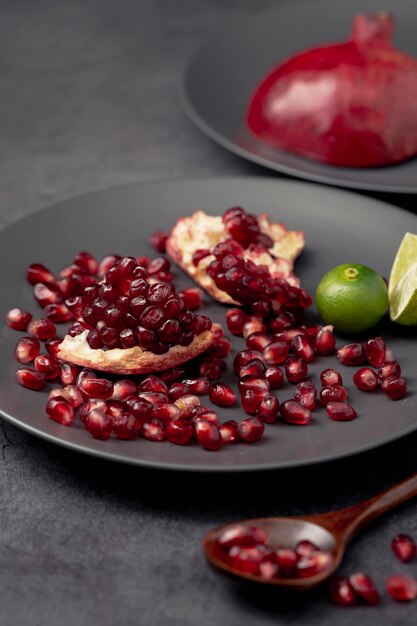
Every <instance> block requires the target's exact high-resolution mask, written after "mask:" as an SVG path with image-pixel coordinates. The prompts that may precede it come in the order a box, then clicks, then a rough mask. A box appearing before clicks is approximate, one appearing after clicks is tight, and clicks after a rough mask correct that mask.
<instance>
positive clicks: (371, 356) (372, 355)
mask: <svg viewBox="0 0 417 626" xmlns="http://www.w3.org/2000/svg"><path fill="white" fill-rule="evenodd" d="M363 349H364V353H365V358H366V360H367V361H368V363H369V364H370V365H373V366H374V367H382V366H383V365H384V364H385V356H386V350H387V346H386V344H385V341H384V340H383V339H382V337H373V338H372V339H368V341H365V343H364V345H363Z"/></svg>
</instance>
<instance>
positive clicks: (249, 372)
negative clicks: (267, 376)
mask: <svg viewBox="0 0 417 626" xmlns="http://www.w3.org/2000/svg"><path fill="white" fill-rule="evenodd" d="M264 371H265V365H264V364H263V362H262V361H261V360H260V359H254V360H253V361H248V362H247V363H245V365H242V367H241V368H240V369H239V378H244V377H245V376H256V377H259V376H262V374H263V373H264Z"/></svg>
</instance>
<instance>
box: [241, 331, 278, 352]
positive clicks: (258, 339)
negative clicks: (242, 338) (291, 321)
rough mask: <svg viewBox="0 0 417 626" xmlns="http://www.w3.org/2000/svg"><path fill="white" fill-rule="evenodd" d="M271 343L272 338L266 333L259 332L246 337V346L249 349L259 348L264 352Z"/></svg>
mask: <svg viewBox="0 0 417 626" xmlns="http://www.w3.org/2000/svg"><path fill="white" fill-rule="evenodd" d="M270 343H272V339H271V337H270V336H269V335H267V334H266V333H259V332H257V333H252V334H251V335H248V336H247V337H246V346H247V347H248V348H249V350H259V351H261V352H262V350H264V349H265V348H266V346H269V344H270Z"/></svg>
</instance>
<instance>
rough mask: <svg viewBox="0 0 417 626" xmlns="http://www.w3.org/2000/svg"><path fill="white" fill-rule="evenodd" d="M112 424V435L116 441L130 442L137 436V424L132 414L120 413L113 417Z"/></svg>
mask: <svg viewBox="0 0 417 626" xmlns="http://www.w3.org/2000/svg"><path fill="white" fill-rule="evenodd" d="M112 422H113V431H114V434H115V435H116V437H117V438H118V439H123V440H124V441H130V440H131V439H134V438H135V437H136V436H137V434H138V432H137V422H136V419H135V417H134V416H133V415H132V414H130V413H121V414H120V415H117V416H116V417H113V419H112Z"/></svg>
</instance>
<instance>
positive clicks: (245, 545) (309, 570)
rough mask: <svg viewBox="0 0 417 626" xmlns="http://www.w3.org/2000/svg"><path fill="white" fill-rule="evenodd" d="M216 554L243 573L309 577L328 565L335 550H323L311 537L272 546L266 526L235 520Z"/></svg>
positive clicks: (219, 542) (277, 576)
mask: <svg viewBox="0 0 417 626" xmlns="http://www.w3.org/2000/svg"><path fill="white" fill-rule="evenodd" d="M215 554H216V557H217V558H219V559H220V560H222V561H223V562H224V563H225V564H226V565H228V566H229V567H230V568H231V569H233V570H235V571H236V572H237V573H239V574H251V575H252V576H259V577H261V578H264V579H274V578H308V577H310V576H315V575H316V574H318V573H319V572H320V571H322V570H323V569H326V568H327V567H328V566H329V564H330V563H331V561H332V559H333V555H332V554H331V552H328V551H326V550H320V549H319V548H318V547H317V546H316V545H314V544H313V543H311V542H310V541H307V540H304V541H300V542H299V543H298V544H297V545H296V546H294V547H292V546H272V545H270V544H269V543H268V536H267V534H266V532H265V531H264V530H263V529H262V528H258V527H256V526H246V525H244V524H235V525H233V526H230V527H229V528H227V529H226V530H224V531H223V533H222V534H221V535H220V536H219V537H218V539H217V540H216V545H215Z"/></svg>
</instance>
